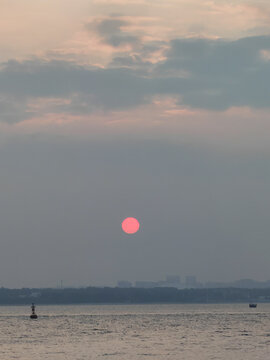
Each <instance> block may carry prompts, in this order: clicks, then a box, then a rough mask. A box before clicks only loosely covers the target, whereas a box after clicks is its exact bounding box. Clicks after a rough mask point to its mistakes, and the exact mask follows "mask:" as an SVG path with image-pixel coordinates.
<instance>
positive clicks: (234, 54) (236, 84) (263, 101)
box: [0, 23, 270, 122]
mask: <svg viewBox="0 0 270 360" xmlns="http://www.w3.org/2000/svg"><path fill="white" fill-rule="evenodd" d="M107 26H108V27H110V26H111V27H116V28H118V26H120V25H119V24H118V25H117V24H115V23H113V24H109V25H108V24H107ZM105 28H106V29H107V27H105ZM104 31H105V30H104ZM155 49H156V47H155ZM266 49H270V37H266V36H261V37H251V38H245V39H240V40H238V41H223V40H207V39H177V40H174V41H172V42H171V47H170V50H169V51H168V53H167V59H166V61H164V62H162V63H159V64H157V65H154V64H151V63H149V62H147V61H144V60H143V56H141V55H138V56H135V57H129V58H128V57H126V58H125V57H122V58H119V57H116V58H115V60H114V61H113V62H112V63H111V65H110V66H109V67H108V68H106V69H100V68H96V67H86V66H79V65H77V64H75V63H72V62H69V61H64V60H63V61H42V60H40V59H32V60H28V61H23V62H18V61H9V62H8V63H6V64H3V65H2V67H1V71H0V97H1V98H0V99H2V100H0V101H2V107H1V108H0V119H1V120H2V121H7V122H16V121H20V120H23V119H25V118H27V117H31V116H32V115H33V113H31V111H30V110H29V109H28V108H27V102H28V101H29V99H32V100H33V99H36V98H52V97H58V98H66V99H69V100H70V101H69V103H66V104H62V105H55V106H52V107H50V112H53V111H55V112H59V111H61V112H72V113H77V114H85V113H87V112H88V113H90V112H92V111H95V110H96V109H105V110H111V109H126V108H131V107H135V106H138V105H140V104H144V103H148V102H150V101H151V98H152V97H153V96H155V95H166V96H167V95H173V96H179V98H180V97H181V101H182V102H183V103H184V104H185V105H188V106H190V107H194V108H204V109H216V110H224V109H227V108H229V107H232V106H251V107H257V108H259V107H268V106H269V101H270V98H269V97H270V95H269V94H270V93H269V81H270V61H267V60H265V59H263V58H262V57H261V55H260V53H261V51H262V50H266ZM149 51H150V50H149ZM140 65H141V66H140ZM179 74H180V75H179ZM183 74H185V75H183ZM3 99H4V100H3Z"/></svg>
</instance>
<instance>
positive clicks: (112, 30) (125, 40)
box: [86, 18, 140, 47]
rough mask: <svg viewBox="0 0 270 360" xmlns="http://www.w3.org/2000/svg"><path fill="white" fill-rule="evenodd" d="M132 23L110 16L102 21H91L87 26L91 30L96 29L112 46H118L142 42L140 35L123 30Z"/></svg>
mask: <svg viewBox="0 0 270 360" xmlns="http://www.w3.org/2000/svg"><path fill="white" fill-rule="evenodd" d="M129 25H130V24H129V22H128V21H126V20H123V19H121V18H120V19H118V18H108V19H104V20H101V21H100V22H97V23H96V22H94V23H89V24H87V25H86V28H87V29H89V30H93V28H94V29H95V30H96V32H97V33H98V34H99V36H101V37H102V39H103V41H105V42H106V43H108V44H110V45H111V46H114V47H118V46H121V45H125V44H133V45H134V44H136V43H140V39H139V37H138V36H134V35H133V34H130V33H128V32H127V31H124V30H122V27H128V26H129Z"/></svg>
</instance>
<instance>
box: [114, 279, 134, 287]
mask: <svg viewBox="0 0 270 360" xmlns="http://www.w3.org/2000/svg"><path fill="white" fill-rule="evenodd" d="M117 287H119V288H131V287H132V283H131V282H130V281H126V280H120V281H118V283H117Z"/></svg>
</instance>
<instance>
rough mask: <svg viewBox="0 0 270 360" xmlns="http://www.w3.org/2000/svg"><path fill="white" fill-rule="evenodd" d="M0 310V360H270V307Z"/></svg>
mask: <svg viewBox="0 0 270 360" xmlns="http://www.w3.org/2000/svg"><path fill="white" fill-rule="evenodd" d="M37 312H38V315H39V318H38V320H30V318H29V307H4V306H3V307H0V353H1V357H0V358H1V360H11V359H20V360H31V359H33V360H34V359H35V360H40V359H41V360H43V359H48V360H64V359H65V360H79V359H80V360H82V359H117V360H122V359H125V360H135V359H136V360H138V359H144V358H145V359H149V358H153V359H155V360H160V359H163V360H179V359H185V360H189V359H199V360H206V359H207V360H209V359H221V360H225V359H226V360H228V359H233V360H234V359H235V360H238V359H240V360H241V359H245V360H249V359H250V360H251V359H252V360H254V359H256V360H258V359H262V360H269V359H270V304H259V305H258V308H257V309H249V308H248V304H237V305H102V306H94V305H83V306H79V305H75V306H38V307H37Z"/></svg>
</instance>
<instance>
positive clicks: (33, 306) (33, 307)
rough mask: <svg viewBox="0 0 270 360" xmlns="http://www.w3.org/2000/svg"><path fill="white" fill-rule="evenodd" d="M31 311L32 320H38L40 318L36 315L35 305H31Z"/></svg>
mask: <svg viewBox="0 0 270 360" xmlns="http://www.w3.org/2000/svg"><path fill="white" fill-rule="evenodd" d="M31 310H32V314H31V315H30V319H37V318H38V316H37V314H36V307H35V304H34V303H32V305H31Z"/></svg>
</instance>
